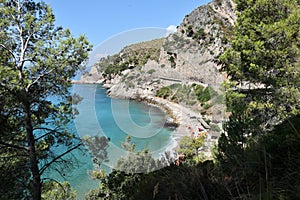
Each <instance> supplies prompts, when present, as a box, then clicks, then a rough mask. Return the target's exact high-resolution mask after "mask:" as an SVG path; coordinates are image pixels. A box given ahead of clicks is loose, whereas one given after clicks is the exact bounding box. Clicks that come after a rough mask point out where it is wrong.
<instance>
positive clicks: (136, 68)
mask: <svg viewBox="0 0 300 200" xmlns="http://www.w3.org/2000/svg"><path fill="white" fill-rule="evenodd" d="M235 20H236V16H235V13H234V4H233V1H232V0H224V1H220V0H215V1H212V2H211V3H209V4H207V5H203V6H200V7H198V8H196V9H195V10H193V11H192V12H191V13H190V14H188V15H186V16H185V17H184V19H183V21H182V23H181V24H180V25H179V26H178V27H177V31H176V32H175V33H173V34H170V35H168V36H167V37H166V38H161V39H157V40H152V41H148V42H142V43H138V44H133V45H129V46H127V47H125V48H123V49H122V50H121V51H120V52H119V53H117V54H115V55H111V56H108V57H105V58H102V59H100V60H99V62H97V63H96V64H95V65H94V66H93V67H92V69H91V71H90V72H89V74H87V75H85V77H83V78H82V81H83V82H89V83H91V82H92V83H101V84H103V87H104V88H106V89H107V92H108V94H109V95H110V96H112V97H118V98H129V99H137V100H144V101H148V102H151V103H153V102H156V103H157V104H165V102H164V103H162V102H161V100H160V99H159V98H161V99H166V100H167V101H168V102H174V103H177V104H180V105H181V106H183V107H186V108H189V109H191V111H190V112H192V111H195V112H196V113H199V114H200V115H199V117H201V118H206V119H207V121H213V122H214V123H215V124H212V127H215V128H214V129H213V130H210V131H209V132H210V133H211V134H212V135H214V134H215V135H216V132H219V131H220V129H219V128H218V127H217V124H221V122H222V121H223V120H224V118H225V117H226V111H225V106H224V105H223V103H224V99H223V96H222V90H221V89H220V85H221V83H222V82H223V81H224V80H225V79H226V74H222V73H221V72H220V69H219V66H218V65H217V64H216V62H215V59H216V58H217V57H218V56H219V55H220V54H221V53H222V52H224V50H225V49H226V47H227V46H228V40H229V39H230V38H231V37H232V33H233V29H234V28H233V27H234V23H235ZM208 86H209V87H208ZM156 97H159V98H156ZM165 107H168V106H165ZM175 115H176V114H175ZM181 115H183V114H182V113H181V114H180V115H179V116H177V117H178V118H181V119H183V120H182V121H181V123H183V124H184V125H185V128H184V129H185V130H184V131H185V132H188V130H187V128H189V127H190V126H191V125H190V124H187V123H186V122H185V121H187V119H189V117H188V116H189V114H188V112H186V116H185V117H182V116H181ZM192 121H193V120H192ZM191 123H193V124H199V122H198V121H197V120H194V122H191ZM202 128H203V127H202ZM193 129H197V127H196V126H195V127H194V128H193ZM182 130H183V129H182ZM217 136H218V134H217Z"/></svg>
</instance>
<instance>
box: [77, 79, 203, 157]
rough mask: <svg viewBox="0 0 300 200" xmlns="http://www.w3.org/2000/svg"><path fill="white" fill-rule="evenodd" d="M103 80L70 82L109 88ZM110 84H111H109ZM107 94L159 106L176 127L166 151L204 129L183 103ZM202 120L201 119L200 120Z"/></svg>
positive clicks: (173, 148) (194, 114)
mask: <svg viewBox="0 0 300 200" xmlns="http://www.w3.org/2000/svg"><path fill="white" fill-rule="evenodd" d="M102 83H103V81H82V80H76V81H72V84H92V85H100V86H101V87H102V88H104V89H105V90H106V91H108V90H109V89H110V87H108V85H103V84H102ZM111 86H112V85H111ZM107 95H108V96H109V97H111V98H117V99H130V100H133V101H139V102H143V103H145V104H148V105H152V106H155V107H158V108H160V109H161V110H162V111H163V112H165V113H166V115H167V117H168V118H169V119H171V120H170V121H169V122H167V123H169V124H170V126H173V127H176V128H175V130H174V131H173V132H172V135H171V142H170V145H169V146H168V147H167V148H166V152H168V151H169V152H176V150H177V149H178V146H179V142H180V140H181V138H182V137H184V136H191V137H195V135H194V133H196V132H197V131H198V129H199V128H200V129H201V130H206V129H205V128H204V126H205V125H204V126H203V125H202V124H201V122H199V120H198V119H199V118H202V116H201V115H200V114H198V113H196V112H195V111H193V110H191V109H190V108H187V107H185V106H183V105H180V104H177V103H174V102H170V101H168V100H165V99H162V98H159V97H155V96H152V95H144V96H138V97H137V96H130V95H127V96H126V94H124V95H122V96H119V95H113V94H112V93H109V92H107ZM202 121H203V120H202Z"/></svg>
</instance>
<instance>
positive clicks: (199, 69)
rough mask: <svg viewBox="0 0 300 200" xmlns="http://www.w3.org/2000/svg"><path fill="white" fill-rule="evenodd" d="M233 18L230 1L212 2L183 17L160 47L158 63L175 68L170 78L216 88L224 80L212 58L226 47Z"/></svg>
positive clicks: (231, 29) (230, 33)
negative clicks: (175, 29) (192, 81)
mask: <svg viewBox="0 0 300 200" xmlns="http://www.w3.org/2000/svg"><path fill="white" fill-rule="evenodd" d="M235 20H236V17H235V14H234V4H233V1H231V0H225V1H213V2H211V3H210V4H208V5H204V6H200V7H198V8H197V9H195V10H194V11H192V12H191V13H190V14H188V15H186V16H185V18H184V19H183V21H182V23H181V24H180V26H179V27H178V29H177V32H176V33H174V34H171V35H169V36H168V37H167V38H166V39H165V41H164V44H163V46H162V49H161V54H160V59H159V64H160V65H164V66H166V67H168V68H175V69H176V71H177V72H178V73H177V74H176V75H175V76H176V77H174V75H172V74H170V76H171V77H172V78H180V79H183V80H194V81H198V82H203V83H206V84H211V85H216V84H220V83H221V82H223V80H224V76H222V75H221V74H220V73H219V67H218V66H217V65H216V64H215V62H214V59H215V58H216V57H217V56H218V55H220V53H222V52H223V51H224V49H225V48H226V47H227V46H228V38H230V37H231V35H232V31H233V27H234V23H235Z"/></svg>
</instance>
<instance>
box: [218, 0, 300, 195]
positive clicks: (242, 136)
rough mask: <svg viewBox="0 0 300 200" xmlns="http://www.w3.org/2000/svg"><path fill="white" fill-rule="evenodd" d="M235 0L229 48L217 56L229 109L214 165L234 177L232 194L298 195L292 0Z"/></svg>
mask: <svg viewBox="0 0 300 200" xmlns="http://www.w3.org/2000/svg"><path fill="white" fill-rule="evenodd" d="M236 3H237V7H236V8H237V10H238V11H239V12H240V13H241V14H240V15H239V18H238V21H237V25H236V29H235V30H236V31H235V34H234V35H235V36H234V38H233V40H232V41H231V44H232V47H231V48H229V49H228V50H227V51H226V52H225V53H224V54H223V55H222V56H221V57H220V59H221V63H222V64H223V69H224V70H226V72H227V74H228V75H229V76H230V77H231V79H230V83H227V93H226V99H227V106H228V108H229V110H230V111H231V113H232V114H231V116H230V118H229V121H228V122H226V123H225V125H224V128H225V131H226V133H227V134H226V135H225V134H223V135H222V136H221V138H220V139H219V145H218V151H219V152H218V154H217V159H218V162H219V165H220V170H221V172H222V173H223V174H224V175H230V177H231V179H232V180H234V183H233V181H231V183H232V184H234V185H232V186H231V187H230V191H231V194H232V198H246V199H258V198H263V199H299V198H300V196H299V192H296V191H299V188H300V182H299V180H300V176H299V174H300V169H299V162H300V157H299V153H300V149H299V148H297V147H296V146H297V145H298V147H299V141H300V140H299V130H300V129H299V128H300V127H299V124H300V123H299V122H300V121H299V120H300V119H299V111H300V108H299V97H300V91H299V90H300V88H299V80H300V79H299V78H300V77H299V74H300V65H299V52H300V49H299V48H300V35H299V29H300V24H299V21H300V7H299V6H300V5H299V1H294V0H270V1H269V0H257V1H247V0H246V1H245V0H237V1H236ZM241 83H250V86H249V87H244V88H239V87H238V86H239V85H240V84H241ZM251 84H252V85H251Z"/></svg>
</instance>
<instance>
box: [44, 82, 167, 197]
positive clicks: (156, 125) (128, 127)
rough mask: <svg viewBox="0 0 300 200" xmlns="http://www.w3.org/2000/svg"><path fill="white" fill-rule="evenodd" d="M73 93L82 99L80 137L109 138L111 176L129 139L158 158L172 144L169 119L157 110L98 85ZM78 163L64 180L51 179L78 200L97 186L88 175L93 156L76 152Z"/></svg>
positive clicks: (76, 123)
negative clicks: (68, 186)
mask: <svg viewBox="0 0 300 200" xmlns="http://www.w3.org/2000/svg"><path fill="white" fill-rule="evenodd" d="M73 92H74V93H77V94H79V95H80V96H82V97H83V101H82V102H81V103H80V104H79V105H78V106H77V109H78V111H79V113H80V114H79V115H78V116H76V118H75V120H74V125H73V126H74V127H71V128H75V129H76V131H77V134H78V135H79V136H80V137H84V136H95V135H101V136H106V137H109V138H110V143H109V148H108V158H109V162H107V163H104V165H103V168H104V169H105V170H106V171H107V172H109V169H110V168H112V167H113V166H114V164H115V162H116V161H117V160H118V159H119V158H120V157H122V156H125V155H126V152H125V151H124V149H122V148H121V142H123V141H125V138H126V137H127V136H128V135H130V136H131V141H132V142H134V143H135V144H136V150H142V149H148V150H149V151H150V152H151V153H152V155H154V156H155V157H157V156H159V155H160V154H161V153H162V152H164V151H165V150H166V148H167V147H168V146H169V145H170V142H171V132H172V131H171V130H169V129H167V128H164V127H163V125H164V122H165V120H166V115H165V113H164V112H163V111H161V110H160V109H159V108H157V107H153V106H149V105H146V104H144V103H138V102H133V101H129V100H120V99H112V98H110V97H108V96H107V95H106V91H105V90H104V89H102V88H101V86H99V85H74V88H73ZM74 155H75V156H76V158H77V159H78V160H79V163H78V167H76V168H74V170H70V171H69V172H68V173H66V176H65V178H64V179H62V178H61V177H59V176H58V174H57V173H56V172H52V171H51V172H50V174H51V176H52V177H55V178H57V179H59V180H60V181H63V180H66V181H69V182H70V184H71V185H72V187H73V188H74V189H76V190H77V191H78V199H83V196H84V194H85V193H86V192H88V191H89V190H90V189H93V188H97V187H98V182H97V181H94V180H91V179H90V178H89V177H88V174H87V171H88V170H93V163H92V158H91V156H90V155H89V154H88V153H86V154H83V153H81V152H79V151H74Z"/></svg>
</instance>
